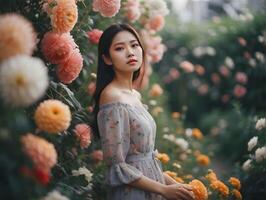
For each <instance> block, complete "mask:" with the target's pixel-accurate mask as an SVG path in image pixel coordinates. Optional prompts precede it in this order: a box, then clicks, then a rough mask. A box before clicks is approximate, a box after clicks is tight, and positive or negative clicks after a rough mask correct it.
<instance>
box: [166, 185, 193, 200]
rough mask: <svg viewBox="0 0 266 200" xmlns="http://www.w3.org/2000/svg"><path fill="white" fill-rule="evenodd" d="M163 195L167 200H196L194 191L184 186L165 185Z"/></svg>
mask: <svg viewBox="0 0 266 200" xmlns="http://www.w3.org/2000/svg"><path fill="white" fill-rule="evenodd" d="M162 195H163V196H164V197H165V198H166V199H167V200H194V194H193V192H192V189H191V188H190V187H189V186H187V185H183V184H173V185H165V186H164V189H163V190H162Z"/></svg>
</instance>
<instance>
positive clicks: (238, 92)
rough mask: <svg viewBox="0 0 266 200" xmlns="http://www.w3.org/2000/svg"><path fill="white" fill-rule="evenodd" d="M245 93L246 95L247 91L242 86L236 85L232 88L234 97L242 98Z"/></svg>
mask: <svg viewBox="0 0 266 200" xmlns="http://www.w3.org/2000/svg"><path fill="white" fill-rule="evenodd" d="M246 93H247V89H246V88H245V87H243V86H242V85H236V86H235V87H234V95H235V96H236V97H237V98H241V97H243V96H244V95H245V94H246Z"/></svg>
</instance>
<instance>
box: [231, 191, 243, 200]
mask: <svg viewBox="0 0 266 200" xmlns="http://www.w3.org/2000/svg"><path fill="white" fill-rule="evenodd" d="M232 195H234V196H235V197H236V199H237V200H242V195H241V193H240V192H239V191H238V190H236V189H233V190H232Z"/></svg>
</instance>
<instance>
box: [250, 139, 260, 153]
mask: <svg viewBox="0 0 266 200" xmlns="http://www.w3.org/2000/svg"><path fill="white" fill-rule="evenodd" d="M257 143H258V137H253V138H251V139H250V140H249V142H248V151H251V150H252V149H253V148H254V147H255V146H256V145H257Z"/></svg>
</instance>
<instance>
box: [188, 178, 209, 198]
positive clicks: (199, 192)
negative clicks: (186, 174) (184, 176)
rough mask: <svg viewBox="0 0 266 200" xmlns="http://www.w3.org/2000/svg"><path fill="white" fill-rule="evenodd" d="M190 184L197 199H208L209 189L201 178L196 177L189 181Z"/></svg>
mask: <svg viewBox="0 0 266 200" xmlns="http://www.w3.org/2000/svg"><path fill="white" fill-rule="evenodd" d="M189 185H190V186H191V187H192V191H193V193H194V195H195V200H207V199H208V191H207V189H206V187H205V185H204V184H203V183H202V182H201V181H200V180H197V179H194V180H192V181H191V182H190V183H189Z"/></svg>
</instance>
